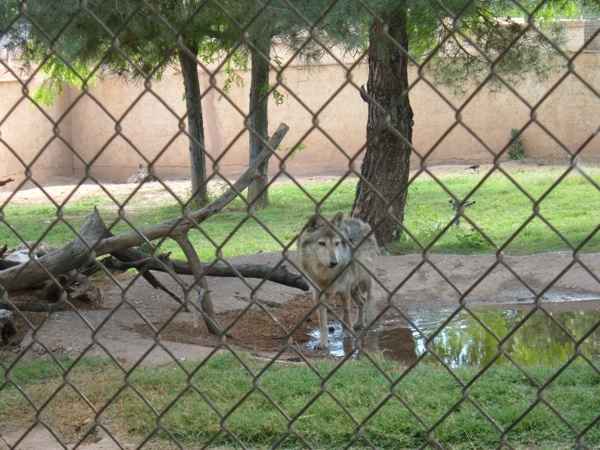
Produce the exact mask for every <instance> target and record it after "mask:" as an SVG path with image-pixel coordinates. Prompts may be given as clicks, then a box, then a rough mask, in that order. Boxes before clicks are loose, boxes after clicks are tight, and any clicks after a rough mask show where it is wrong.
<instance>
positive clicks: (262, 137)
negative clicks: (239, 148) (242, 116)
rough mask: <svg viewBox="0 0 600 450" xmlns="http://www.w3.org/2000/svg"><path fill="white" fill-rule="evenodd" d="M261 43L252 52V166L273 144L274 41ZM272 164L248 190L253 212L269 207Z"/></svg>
mask: <svg viewBox="0 0 600 450" xmlns="http://www.w3.org/2000/svg"><path fill="white" fill-rule="evenodd" d="M263 41H264V39H259V40H257V41H255V42H254V45H255V47H254V48H252V50H251V53H252V59H251V63H252V68H251V82H250V113H249V115H250V130H249V132H250V165H252V164H253V163H254V161H255V160H256V157H257V156H258V155H259V154H260V152H261V150H262V149H263V147H264V146H265V142H267V141H268V140H269V118H268V116H269V115H268V103H269V96H268V95H267V92H268V88H267V87H268V85H269V60H268V58H269V49H270V39H269V40H268V41H267V42H263ZM268 171H269V166H268V162H265V163H264V164H262V165H261V166H260V174H261V175H263V176H262V177H258V178H257V179H256V180H254V181H253V182H252V184H251V185H250V187H249V188H248V201H249V202H250V208H249V209H250V211H253V210H255V209H260V208H265V207H267V206H269V191H268V183H269V179H268V176H267V174H268Z"/></svg>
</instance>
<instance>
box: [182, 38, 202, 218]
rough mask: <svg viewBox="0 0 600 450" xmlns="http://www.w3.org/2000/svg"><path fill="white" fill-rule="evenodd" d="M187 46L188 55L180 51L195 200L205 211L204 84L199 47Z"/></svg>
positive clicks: (184, 51)
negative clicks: (198, 57) (202, 91)
mask: <svg viewBox="0 0 600 450" xmlns="http://www.w3.org/2000/svg"><path fill="white" fill-rule="evenodd" d="M185 45H186V48H187V50H188V51H186V50H182V49H180V50H178V51H177V55H178V57H179V64H180V65H181V73H182V75H183V85H184V88H185V106H186V111H187V122H188V134H189V136H188V137H189V141H190V145H189V147H190V166H191V176H192V196H193V200H194V201H195V202H196V205H197V206H198V207H201V206H204V205H205V204H206V203H207V199H208V189H207V186H206V181H207V180H206V155H205V153H204V151H205V146H204V122H203V119H202V103H201V95H200V81H199V80H198V63H197V61H196V58H195V55H197V54H198V45H197V44H196V43H190V42H186V43H185ZM188 52H189V53H188ZM192 55H194V56H192Z"/></svg>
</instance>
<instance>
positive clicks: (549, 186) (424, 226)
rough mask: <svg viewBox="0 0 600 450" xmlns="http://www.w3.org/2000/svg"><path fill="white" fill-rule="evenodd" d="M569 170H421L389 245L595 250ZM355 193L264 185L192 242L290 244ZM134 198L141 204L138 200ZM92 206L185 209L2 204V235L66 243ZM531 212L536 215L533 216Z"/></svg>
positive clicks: (583, 185) (150, 206) (154, 210)
mask: <svg viewBox="0 0 600 450" xmlns="http://www.w3.org/2000/svg"><path fill="white" fill-rule="evenodd" d="M524 167H525V166H524ZM565 170H566V169H565V168H560V167H544V168H538V169H537V170H529V169H525V168H523V169H518V168H517V169H514V168H512V169H510V172H509V174H510V177H511V178H513V179H514V180H515V181H516V182H517V183H518V185H519V186H520V188H519V187H517V186H516V185H515V184H514V183H513V181H511V180H510V179H509V178H507V177H506V176H505V175H503V174H501V173H495V174H493V175H491V176H489V177H487V175H486V174H485V173H479V174H473V173H470V172H468V173H467V172H464V173H448V174H443V175H440V176H439V177H438V179H439V181H440V182H441V184H438V182H437V181H436V180H434V179H432V178H431V177H429V176H428V175H424V174H422V175H421V176H419V177H417V178H416V179H415V180H413V182H412V183H411V185H410V188H409V195H408V202H407V207H406V217H405V226H406V228H407V230H408V233H401V236H400V237H399V239H398V241H397V242H394V243H391V244H390V245H389V246H388V247H387V249H386V251H388V252H390V253H395V254H402V253H420V252H422V251H423V249H424V248H427V250H428V251H429V252H431V253H449V254H481V253H490V252H495V251H497V250H498V249H502V251H503V252H504V253H506V254H530V253H544V252H550V251H572V249H573V248H574V247H577V248H579V249H580V251H582V252H597V251H600V235H599V234H598V233H597V228H598V216H597V212H598V211H599V210H600V191H599V190H598V189H597V187H596V186H595V185H594V184H592V183H590V181H589V180H588V179H587V178H585V177H583V176H582V175H581V174H580V173H578V172H576V171H572V172H571V173H569V174H568V175H567V176H566V177H563V175H564V174H565ZM586 173H587V174H588V176H589V178H590V179H592V180H594V182H595V183H596V185H597V183H599V182H600V168H598V167H589V168H586ZM559 180H560V181H559ZM355 189H356V180H350V181H345V182H343V183H341V184H339V185H337V186H336V184H335V183H334V182H329V183H308V184H306V185H305V186H304V190H303V189H300V188H299V187H297V186H296V185H293V184H291V185H275V186H273V187H272V188H271V189H270V199H271V206H270V207H269V208H268V209H265V210H261V211H258V212H256V213H255V214H254V215H253V216H249V215H248V214H247V212H246V208H245V203H244V202H243V201H242V200H236V201H235V202H233V203H232V204H230V205H229V206H228V207H227V208H226V209H225V210H224V211H223V212H222V213H220V214H217V215H215V216H213V217H211V218H210V219H209V220H207V221H205V222H203V223H202V224H201V225H200V227H199V230H194V231H193V232H192V233H191V238H192V241H193V242H194V243H195V244H196V247H197V250H198V252H199V255H200V258H201V259H202V260H212V259H213V258H215V257H216V256H219V255H222V256H223V257H230V256H234V255H242V254H251V253H257V252H267V251H282V250H283V249H285V248H287V247H290V248H294V247H295V244H294V238H295V236H296V233H297V231H298V230H299V229H300V228H301V227H302V225H303V224H304V223H305V221H306V219H307V218H308V217H309V216H310V214H312V213H314V211H315V208H316V206H315V204H316V203H318V204H319V206H320V207H321V208H322V211H323V212H324V213H325V214H326V215H329V216H333V215H334V214H335V212H337V211H339V210H342V211H345V212H346V213H348V212H349V211H350V209H351V208H352V203H353V201H354V193H355ZM448 191H449V192H452V193H453V195H454V196H456V197H457V198H458V199H459V200H463V199H468V200H469V201H475V202H476V203H475V204H474V205H473V206H471V207H468V208H467V209H466V215H467V216H468V219H467V218H464V217H463V218H462V219H461V223H460V226H458V227H457V226H455V225H452V224H451V222H452V220H453V218H454V211H453V210H452V207H451V205H450V203H449V200H450V198H451V196H450V194H448ZM524 192H526V193H527V194H525V193H524ZM140 200H145V201H144V202H143V204H142V205H140ZM95 205H98V207H99V209H100V212H101V214H102V215H103V217H104V219H105V221H106V222H107V224H108V225H109V226H110V227H111V228H112V231H113V232H114V233H120V232H125V231H130V230H131V229H132V228H131V225H130V224H133V225H135V226H136V227H143V226H147V225H151V224H155V223H159V222H161V221H163V220H166V219H169V218H172V217H176V216H178V215H180V214H182V205H181V204H180V203H177V202H176V201H175V200H174V199H173V198H170V197H169V198H168V200H167V201H160V202H157V201H148V198H147V197H144V195H143V193H142V192H141V191H140V192H138V195H136V196H134V197H133V199H132V200H131V201H130V202H128V204H127V206H126V207H123V208H121V214H120V215H119V208H118V207H117V205H115V203H114V202H113V201H112V200H110V199H109V198H107V197H104V198H99V199H87V200H84V201H79V202H74V203H68V204H67V205H65V206H64V207H63V208H62V209H61V210H60V213H59V214H57V208H56V207H55V206H54V205H52V204H45V205H19V206H11V205H10V203H8V204H7V205H5V206H4V207H3V208H2V209H1V210H0V219H3V220H2V221H0V235H1V236H2V237H3V241H4V242H6V243H7V244H8V245H9V247H11V246H16V245H17V244H18V243H20V242H21V240H37V239H42V240H44V241H45V242H48V243H50V244H54V245H63V244H65V243H66V242H68V241H69V240H71V239H73V237H74V231H75V230H78V229H79V227H80V226H81V224H82V223H83V220H84V219H85V217H86V216H87V215H88V214H89V213H90V211H91V210H92V208H93V206H95ZM536 208H537V209H538V212H539V213H538V214H535V213H534V211H535V209H536ZM124 219H125V220H124ZM128 222H129V223H128ZM449 224H450V225H449ZM474 225H476V227H475V226H474ZM9 226H10V229H9ZM411 235H412V237H411ZM156 245H160V251H162V252H169V251H170V252H173V254H172V256H173V257H175V258H183V253H182V252H181V250H180V249H179V248H178V247H177V245H176V244H175V243H174V242H173V241H171V240H170V239H166V240H164V241H163V242H157V243H156Z"/></svg>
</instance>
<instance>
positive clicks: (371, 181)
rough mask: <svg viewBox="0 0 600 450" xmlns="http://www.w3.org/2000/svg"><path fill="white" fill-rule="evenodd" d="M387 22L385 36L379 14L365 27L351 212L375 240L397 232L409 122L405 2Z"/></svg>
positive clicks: (384, 239) (403, 194)
mask: <svg viewBox="0 0 600 450" xmlns="http://www.w3.org/2000/svg"><path fill="white" fill-rule="evenodd" d="M403 3H406V2H403ZM386 23H387V24H388V25H389V29H388V33H389V37H388V35H384V34H383V33H384V30H383V22H380V21H378V20H376V21H375V22H374V23H373V25H371V28H370V32H369V40H370V46H369V54H368V56H369V79H368V82H367V94H368V102H369V116H368V121H367V147H366V153H365V158H364V160H363V163H362V167H361V178H360V180H359V182H358V187H357V189H356V197H355V200H354V206H353V207H352V212H351V215H352V216H353V217H357V218H360V219H362V220H364V221H365V222H368V223H369V224H370V225H371V226H372V227H373V229H374V230H375V236H376V238H377V242H378V243H379V244H380V245H383V244H385V243H388V242H391V241H393V240H394V239H395V238H396V235H397V232H398V229H399V227H400V225H401V224H402V222H403V220H404V205H405V203H406V194H407V185H408V179H409V170H410V153H411V149H412V127H413V112H412V108H411V106H410V101H409V98H408V66H407V62H408V58H407V52H408V35H407V29H406V28H407V22H406V10H405V6H400V7H399V8H397V9H396V10H395V11H394V12H393V13H392V15H391V16H390V17H388V18H387V20H386ZM390 37H391V38H393V40H390Z"/></svg>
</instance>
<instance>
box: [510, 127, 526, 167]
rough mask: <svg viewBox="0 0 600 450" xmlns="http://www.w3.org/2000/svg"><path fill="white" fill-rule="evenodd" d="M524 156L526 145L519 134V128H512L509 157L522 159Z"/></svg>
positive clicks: (512, 159) (516, 159)
mask: <svg viewBox="0 0 600 450" xmlns="http://www.w3.org/2000/svg"><path fill="white" fill-rule="evenodd" d="M524 157H525V147H524V146H523V138H522V137H521V135H520V134H519V129H518V128H512V129H511V130H510V139H509V141H508V159H510V160H511V161H521V160H522V159H523V158H524Z"/></svg>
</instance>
